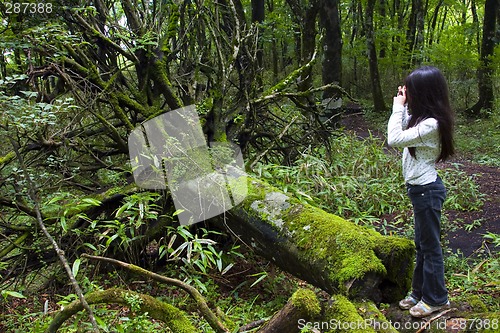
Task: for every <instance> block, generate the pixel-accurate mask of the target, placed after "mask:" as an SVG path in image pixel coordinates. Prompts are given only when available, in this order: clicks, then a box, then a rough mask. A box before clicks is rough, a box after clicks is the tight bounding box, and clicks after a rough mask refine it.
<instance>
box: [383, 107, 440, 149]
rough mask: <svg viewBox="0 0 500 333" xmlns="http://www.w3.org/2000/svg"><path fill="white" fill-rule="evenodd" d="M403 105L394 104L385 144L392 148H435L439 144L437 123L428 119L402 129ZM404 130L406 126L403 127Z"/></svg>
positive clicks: (432, 119)
mask: <svg viewBox="0 0 500 333" xmlns="http://www.w3.org/2000/svg"><path fill="white" fill-rule="evenodd" d="M405 112H406V110H405V107H404V105H399V104H396V103H395V104H394V106H393V107H392V115H391V117H390V118H389V123H388V124H387V143H388V144H389V146H393V147H424V146H427V147H437V145H438V144H439V137H438V136H439V133H438V130H437V129H438V123H437V121H436V119H434V118H428V119H425V120H423V121H421V122H420V123H418V124H417V125H416V126H414V127H411V128H409V129H406V130H404V129H403V114H404V113H405ZM404 128H406V126H405V127H404Z"/></svg>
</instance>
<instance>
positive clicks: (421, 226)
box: [407, 177, 448, 306]
mask: <svg viewBox="0 0 500 333" xmlns="http://www.w3.org/2000/svg"><path fill="white" fill-rule="evenodd" d="M407 191H408V196H409V197H410V200H411V203H412V205H413V217H414V221H415V247H416V250H417V260H416V264H415V270H414V271H413V280H412V293H411V295H412V296H413V297H414V298H416V299H421V300H423V301H424V302H425V303H427V304H429V305H431V306H438V305H443V304H445V303H446V302H448V291H447V290H446V286H445V283H444V263H443V251H442V249H441V242H440V236H441V208H442V206H443V202H444V200H445V198H446V189H445V187H444V185H443V182H442V181H441V178H439V177H438V178H437V180H436V181H435V182H433V183H430V184H426V185H409V184H407Z"/></svg>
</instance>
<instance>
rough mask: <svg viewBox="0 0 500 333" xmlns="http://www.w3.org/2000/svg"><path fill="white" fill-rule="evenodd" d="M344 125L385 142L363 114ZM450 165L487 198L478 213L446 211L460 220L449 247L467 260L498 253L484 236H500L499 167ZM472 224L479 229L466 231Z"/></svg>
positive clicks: (456, 160) (349, 117)
mask: <svg viewBox="0 0 500 333" xmlns="http://www.w3.org/2000/svg"><path fill="white" fill-rule="evenodd" d="M342 125H343V126H344V127H345V128H346V129H348V130H352V131H354V132H356V133H357V134H358V135H359V136H360V137H368V136H369V135H370V133H371V135H373V136H378V137H380V138H382V139H385V136H386V134H385V133H383V132H380V131H377V130H373V129H370V127H369V126H368V124H367V123H366V121H365V120H364V118H363V116H362V115H361V114H352V115H347V116H345V117H344V118H343V120H342ZM451 164H456V165H458V166H459V169H460V170H462V171H464V172H466V173H467V174H468V175H469V176H473V177H474V179H475V180H476V182H477V183H478V184H479V187H480V190H481V192H482V193H483V194H484V195H485V203H484V206H483V207H482V209H481V210H479V211H472V212H463V211H450V210H448V211H447V214H448V219H449V220H450V221H454V222H456V221H459V225H458V227H457V228H456V230H454V231H450V232H449V233H448V234H447V235H446V237H447V240H448V246H449V247H450V248H451V250H452V251H454V252H457V251H458V250H460V251H461V252H462V253H463V254H464V255H465V256H466V257H468V256H471V255H474V254H476V253H477V252H478V251H479V250H485V251H488V250H490V251H499V250H500V249H498V248H494V247H493V246H492V245H491V244H487V243H483V242H484V238H483V234H486V233H487V232H492V233H495V234H500V195H499V192H500V168H494V167H489V166H485V165H480V164H475V163H472V162H470V161H468V160H466V159H465V158H463V157H460V156H457V157H455V158H454V159H453V160H452V161H450V162H448V165H446V164H445V165H443V167H447V166H451ZM472 223H476V224H478V226H477V227H475V228H473V229H472V230H471V231H467V230H466V228H465V226H467V225H469V224H472Z"/></svg>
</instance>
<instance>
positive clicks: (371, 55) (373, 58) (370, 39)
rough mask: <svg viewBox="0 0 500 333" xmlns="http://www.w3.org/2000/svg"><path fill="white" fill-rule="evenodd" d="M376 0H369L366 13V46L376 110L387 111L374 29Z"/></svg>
mask: <svg viewBox="0 0 500 333" xmlns="http://www.w3.org/2000/svg"><path fill="white" fill-rule="evenodd" d="M374 9H375V0H368V4H367V6H366V13H365V35H366V47H367V49H368V64H369V67H370V81H371V86H372V98H373V106H374V108H375V111H379V112H382V111H385V110H386V106H385V102H384V94H383V93H382V87H381V85H380V74H379V71H378V60H377V49H376V47H375V34H374V29H373V11H374Z"/></svg>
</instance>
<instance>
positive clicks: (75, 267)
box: [71, 259, 82, 277]
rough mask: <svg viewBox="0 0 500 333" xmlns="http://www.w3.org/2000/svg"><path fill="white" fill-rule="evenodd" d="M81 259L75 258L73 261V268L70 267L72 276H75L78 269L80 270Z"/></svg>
mask: <svg viewBox="0 0 500 333" xmlns="http://www.w3.org/2000/svg"><path fill="white" fill-rule="evenodd" d="M81 263H82V261H81V260H80V259H76V260H75V262H74V263H73V268H72V269H71V271H72V273H73V276H74V277H76V276H77V275H78V271H79V270H80V264H81Z"/></svg>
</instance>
